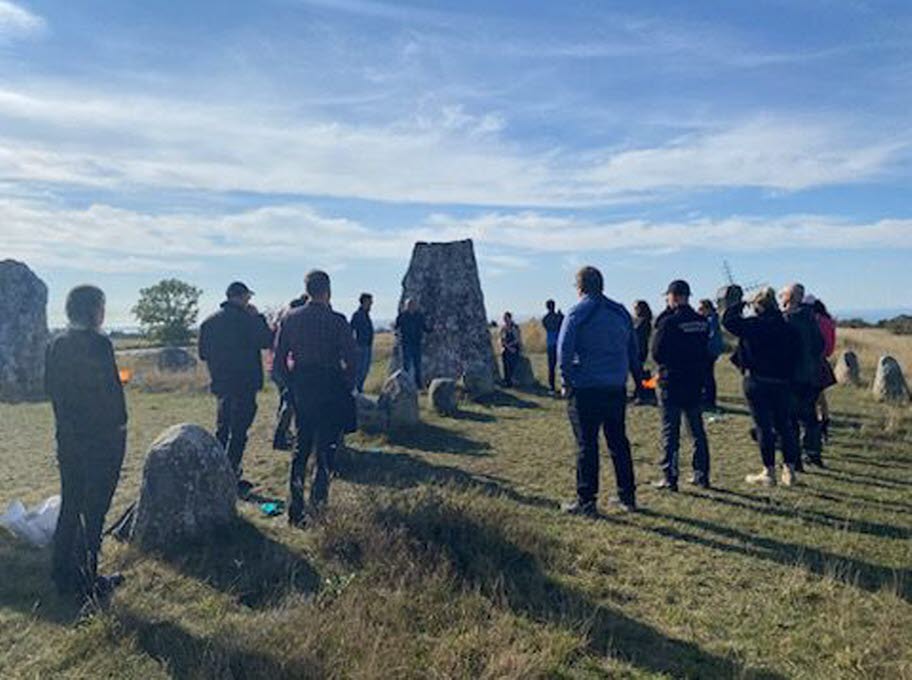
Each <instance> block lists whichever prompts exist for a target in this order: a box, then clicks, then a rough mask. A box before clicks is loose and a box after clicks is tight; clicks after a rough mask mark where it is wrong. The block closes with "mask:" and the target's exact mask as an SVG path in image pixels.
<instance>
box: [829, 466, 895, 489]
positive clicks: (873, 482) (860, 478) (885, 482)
mask: <svg viewBox="0 0 912 680" xmlns="http://www.w3.org/2000/svg"><path fill="white" fill-rule="evenodd" d="M814 474H817V475H822V476H824V477H831V478H832V479H835V480H838V481H840V482H849V483H852V484H858V483H863V484H866V485H868V486H876V487H878V488H888V489H890V488H892V489H893V490H895V491H902V489H901V488H897V487H904V486H912V481H903V480H901V479H895V478H893V477H881V476H880V475H872V474H870V473H867V474H862V473H858V472H852V471H851V470H845V469H839V468H834V467H833V466H832V465H831V466H829V467H827V468H826V469H824V470H814Z"/></svg>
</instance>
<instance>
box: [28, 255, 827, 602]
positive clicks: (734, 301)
mask: <svg viewBox="0 0 912 680" xmlns="http://www.w3.org/2000/svg"><path fill="white" fill-rule="evenodd" d="M576 284H577V289H578V293H579V301H578V303H577V304H576V305H574V306H573V308H572V309H570V310H569V312H568V313H567V315H566V316H565V315H564V314H563V313H562V312H560V311H559V310H557V308H556V304H555V303H554V301H553V300H549V301H548V302H547V303H546V309H547V313H546V314H545V316H544V318H543V319H542V324H543V327H544V330H545V333H546V343H547V357H548V383H549V387H550V389H551V390H552V391H554V392H556V391H557V374H558V372H559V374H560V378H561V381H562V392H563V393H564V394H565V396H566V397H567V399H568V414H569V420H570V424H571V426H572V430H573V433H574V435H575V438H576V442H577V448H578V453H577V476H576V479H577V481H576V500H575V501H574V502H572V503H570V504H568V505H567V506H566V510H567V511H568V512H570V513H573V514H581V515H587V516H592V515H595V514H596V513H597V509H596V498H597V496H598V491H599V453H598V447H599V441H598V440H599V433H600V432H602V433H604V436H605V438H606V441H607V445H608V449H609V451H610V453H611V459H612V462H613V465H614V470H615V477H616V481H617V497H616V498H614V499H612V500H613V502H615V503H616V504H617V505H618V506H619V507H621V508H624V509H627V510H633V509H635V508H636V483H635V479H634V471H633V463H632V458H631V450H630V442H629V440H628V439H627V435H626V424H625V418H626V409H627V402H628V398H627V381H628V376H630V375H632V376H633V379H634V384H635V385H636V390H635V392H634V397H635V398H636V399H637V400H638V401H641V402H642V401H643V400H644V399H645V392H644V390H645V387H644V385H645V381H644V376H645V375H646V371H645V368H644V365H645V363H646V361H647V359H648V357H649V356H650V355H651V357H652V359H653V361H654V362H655V364H656V365H657V367H658V376H657V377H658V380H657V390H656V391H657V394H658V403H659V406H660V408H661V416H662V441H663V456H662V461H661V470H662V472H663V476H662V479H660V480H658V481H657V482H656V483H655V484H654V485H655V486H656V488H658V489H662V490H667V491H677V489H678V476H679V449H680V428H681V422H682V421H684V422H685V423H686V424H687V427H688V429H689V431H690V434H691V435H692V438H693V441H694V453H693V475H692V477H691V482H692V483H693V484H696V485H698V486H701V487H706V488H708V487H709V486H710V449H709V442H708V438H707V436H706V431H705V428H704V425H703V411H704V408H716V389H715V379H714V375H713V366H714V364H715V362H716V360H717V359H718V357H719V356H720V355H721V354H722V350H723V340H722V334H721V327H724V328H725V329H727V330H728V331H729V332H730V333H732V335H734V336H735V337H737V338H738V340H739V343H738V347H737V349H736V351H735V352H734V354H733V358H732V360H733V362H734V363H735V364H736V366H738V368H739V369H740V370H741V372H742V373H743V375H744V392H745V396H746V398H747V401H748V403H749V404H750V408H751V413H752V414H753V418H754V423H755V433H756V439H757V441H758V442H759V445H760V452H761V458H762V460H763V465H764V468H763V470H762V471H761V472H760V473H759V474H757V475H750V476H749V477H748V478H747V481H748V482H751V483H758V484H765V485H773V484H776V483H777V477H776V474H775V451H776V448H777V444H778V445H779V446H780V447H781V449H782V453H783V459H784V460H783V467H782V474H781V481H782V483H783V484H786V485H792V484H794V483H795V482H796V473H797V472H799V471H801V470H802V466H803V463H804V461H803V460H802V456H801V451H802V449H803V450H804V453H805V458H806V462H807V463H809V464H813V465H822V464H823V460H822V439H823V438H824V436H825V433H826V424H827V422H828V421H827V418H828V416H827V413H826V402H825V399H823V398H822V390H823V389H825V388H826V387H827V386H828V385H829V384H832V382H833V381H834V380H833V378H832V370H831V369H829V364H828V363H827V362H826V360H825V358H826V357H827V356H828V355H829V354H830V353H832V351H833V348H834V344H835V324H833V322H832V319H831V318H830V317H829V315H828V314H827V313H826V309H825V307H823V305H822V303H820V302H819V301H815V300H813V298H810V297H809V296H806V295H805V293H804V289H803V287H802V286H801V285H799V284H793V285H791V286H789V287H788V288H787V289H785V290H784V291H783V292H782V294H781V296H780V302H781V305H782V308H781V309H780V305H779V304H777V300H776V295H775V293H774V292H773V291H772V290H771V289H767V290H763V291H761V292H760V293H758V294H756V295H754V296H753V297H752V299H751V300H750V301H749V303H745V302H743V301H742V299H741V298H742V291H741V290H740V289H738V288H737V287H730V288H729V289H728V290H727V292H726V296H725V299H724V300H723V301H722V303H723V304H724V312H723V314H722V318H721V322H720V320H719V316H718V314H717V313H716V310H715V307H714V305H713V303H712V302H711V301H709V300H704V301H702V303H701V304H700V306H699V310H695V309H694V308H693V307H691V304H690V298H691V291H690V287H689V285H688V284H687V283H686V282H685V281H680V280H678V281H673V282H672V283H671V284H670V285H669V286H668V289H667V293H666V302H667V306H666V309H665V310H664V311H663V312H662V313H661V314H660V315H659V316H658V317H657V318H656V319H655V322H654V323H653V320H652V314H651V311H650V310H649V306H648V304H646V303H645V302H644V301H638V302H637V303H636V304H635V305H634V314H633V315H631V314H630V313H629V312H628V311H627V310H626V309H625V307H624V306H623V305H621V304H619V303H617V302H614V301H613V300H611V299H609V298H608V297H606V296H605V294H604V281H603V278H602V275H601V273H600V272H599V271H598V270H597V269H595V268H594V267H584V268H583V269H581V270H580V271H579V272H578V273H577V276H576ZM304 285H305V293H304V294H303V295H302V296H300V297H298V298H296V299H295V300H293V301H292V302H291V303H290V304H289V305H288V307H287V308H286V309H284V310H283V311H282V312H281V313H280V314H279V315H278V317H277V318H276V319H274V320H273V322H272V323H270V321H269V320H268V319H267V317H266V316H265V315H264V314H262V313H260V311H259V310H258V309H257V308H256V307H255V306H254V305H253V304H252V303H251V299H252V297H253V291H251V290H250V288H249V287H248V286H246V285H245V284H244V283H241V282H234V283H232V284H231V285H230V286H229V287H228V289H227V291H226V296H225V301H224V302H223V303H222V304H221V307H220V309H219V310H218V311H217V312H216V313H214V314H213V315H212V316H210V317H208V318H207V319H206V320H205V321H204V322H203V323H202V325H201V326H200V332H199V341H198V342H199V346H198V351H199V357H200V359H201V360H202V361H204V362H206V365H207V367H208V370H209V373H210V376H211V391H212V392H213V394H214V395H215V396H216V399H217V416H216V438H217V439H218V441H219V442H220V444H221V445H222V447H223V448H224V450H225V453H226V457H227V459H228V460H229V462H230V464H231V466H232V468H233V470H234V472H235V474H236V476H237V480H238V485H239V492H240V493H242V494H243V493H245V492H246V491H248V490H249V489H250V487H251V485H250V484H249V483H247V482H245V481H244V479H243V457H244V450H245V448H246V445H247V438H248V431H249V429H250V427H251V425H252V423H253V421H254V418H255V416H256V412H257V393H258V392H259V391H260V390H261V389H262V387H263V384H264V371H263V361H262V352H263V351H264V350H270V351H271V353H272V356H271V369H270V375H271V377H272V379H273V380H274V381H275V383H276V385H277V386H278V388H279V392H280V395H281V399H280V406H279V411H278V414H277V415H278V417H277V427H276V432H275V435H274V438H273V444H274V446H275V448H278V449H290V448H293V449H294V453H293V455H292V460H291V465H290V474H289V499H290V500H289V504H288V520H289V523H291V524H292V525H301V524H302V523H303V522H304V521H305V519H306V516H307V513H308V507H309V508H311V509H312V510H314V511H318V510H319V509H320V508H322V507H323V506H324V505H325V504H326V502H327V500H328V495H329V486H330V478H331V472H332V469H333V459H334V455H335V451H336V449H337V447H338V445H339V443H340V442H341V439H342V436H343V434H344V433H345V432H347V431H353V429H354V428H355V427H356V422H355V421H356V413H355V402H354V395H355V394H356V393H357V392H361V391H363V389H364V385H365V380H366V378H367V375H368V373H369V371H370V367H371V361H372V348H373V341H374V325H373V321H372V319H371V316H370V313H371V308H372V304H373V298H372V296H371V295H370V294H369V293H364V294H362V295H361V297H360V299H359V304H358V308H357V309H356V311H355V312H354V314H353V315H352V317H351V319H350V320H349V319H347V318H346V317H345V316H343V315H342V314H339V313H338V312H336V311H334V310H333V308H332V306H331V296H332V289H331V282H330V278H329V276H328V275H327V274H326V273H325V272H323V271H319V270H315V271H311V272H310V273H308V274H307V276H306V277H305V280H304ZM747 306H750V308H751V309H752V311H753V314H752V315H747V316H745V315H744V309H745V307H747ZM66 313H67V317H68V319H69V327H68V329H67V330H66V332H64V333H62V334H59V335H57V336H56V337H55V338H54V339H53V340H52V342H51V343H50V345H49V347H48V350H47V362H46V374H45V381H46V390H47V393H48V395H49V396H50V398H51V401H52V403H53V408H54V415H55V419H56V436H57V458H58V463H59V469H60V477H61V496H62V507H61V512H60V519H59V523H58V527H57V532H56V536H55V541H54V555H53V578H54V581H55V583H56V585H57V587H58V589H59V590H60V592H61V593H64V594H71V595H76V596H77V597H79V598H81V599H83V600H84V599H87V598H88V599H94V598H103V597H105V596H106V595H108V594H110V592H111V591H112V590H113V589H114V588H115V587H116V586H117V585H118V584H119V583H121V582H122V577H121V576H120V575H117V574H114V575H108V576H103V575H99V574H98V572H97V565H98V552H99V549H100V546H101V532H102V525H103V522H104V517H105V515H106V513H107V511H108V509H109V506H110V502H111V499H112V497H113V494H114V490H115V488H116V486H117V482H118V479H119V476H120V470H121V465H122V462H123V457H124V450H125V442H126V425H127V409H126V404H125V400H124V391H123V387H122V384H121V380H120V375H119V372H118V369H117V364H116V361H115V356H114V350H113V346H112V344H111V342H110V340H109V339H108V338H107V337H106V336H105V335H104V334H103V333H102V332H101V328H102V326H103V323H104V316H105V296H104V293H103V292H102V291H101V290H100V289H98V288H96V287H94V286H79V287H77V288H74V289H73V290H72V291H70V293H69V295H68V297H67V302H66ZM394 328H395V330H396V332H397V333H398V339H399V347H400V348H401V363H402V365H403V368H404V369H406V370H407V371H409V372H410V373H411V375H412V376H413V377H414V380H415V382H416V383H417V384H418V385H419V386H420V385H422V382H421V381H422V376H421V361H422V342H423V338H424V336H425V335H426V334H427V333H431V332H434V328H433V326H432V325H429V324H428V322H427V319H426V317H425V315H424V314H423V313H422V312H421V310H420V309H419V307H418V305H417V303H416V301H415V300H414V299H407V300H406V301H405V303H404V304H403V308H402V310H401V312H400V313H399V315H398V317H397V318H396V321H395V324H394ZM499 338H500V344H501V350H502V360H503V368H504V382H505V384H506V385H511V384H512V381H513V370H514V368H515V366H516V361H517V357H518V356H519V353H520V352H521V348H522V336H521V333H520V329H519V326H518V325H517V324H516V322H515V321H514V320H513V318H512V315H511V314H509V313H507V314H506V315H505V316H504V324H503V326H502V328H501V329H500V334H499ZM818 408H821V409H822V415H821V416H818ZM292 420H293V421H294V423H295V435H294V440H295V441H294V447H292V446H291V436H290V424H291V422H292ZM802 428H803V437H802V438H801V439H799V433H800V430H801V429H802ZM311 454H314V455H315V458H316V464H315V465H314V475H313V480H312V483H311V487H310V503H309V505H308V504H307V503H306V502H305V499H304V487H305V480H304V475H305V469H306V466H307V463H308V459H309V458H310V456H311Z"/></svg>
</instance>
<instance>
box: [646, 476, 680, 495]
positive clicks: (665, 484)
mask: <svg viewBox="0 0 912 680" xmlns="http://www.w3.org/2000/svg"><path fill="white" fill-rule="evenodd" d="M652 488H653V489H655V490H656V491H670V492H672V493H677V491H678V481H677V480H673V479H660V480H659V481H657V482H653V483H652Z"/></svg>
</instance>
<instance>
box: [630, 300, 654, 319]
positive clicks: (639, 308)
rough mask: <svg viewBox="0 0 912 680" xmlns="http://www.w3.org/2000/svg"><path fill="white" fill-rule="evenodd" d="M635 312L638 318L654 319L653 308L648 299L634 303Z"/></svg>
mask: <svg viewBox="0 0 912 680" xmlns="http://www.w3.org/2000/svg"><path fill="white" fill-rule="evenodd" d="M633 314H634V316H635V317H636V318H638V319H646V320H648V321H652V308H651V307H650V306H649V303H648V302H646V300H637V301H636V302H634V303H633Z"/></svg>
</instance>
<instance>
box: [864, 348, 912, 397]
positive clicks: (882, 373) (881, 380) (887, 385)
mask: <svg viewBox="0 0 912 680" xmlns="http://www.w3.org/2000/svg"><path fill="white" fill-rule="evenodd" d="M873 391H874V396H875V397H876V398H877V401H892V402H908V401H909V386H908V384H907V383H906V378H905V376H903V372H902V368H901V367H900V365H899V362H898V361H896V359H894V358H893V357H891V356H882V357H881V358H880V361H878V362H877V374H876V375H875V376H874V388H873Z"/></svg>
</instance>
